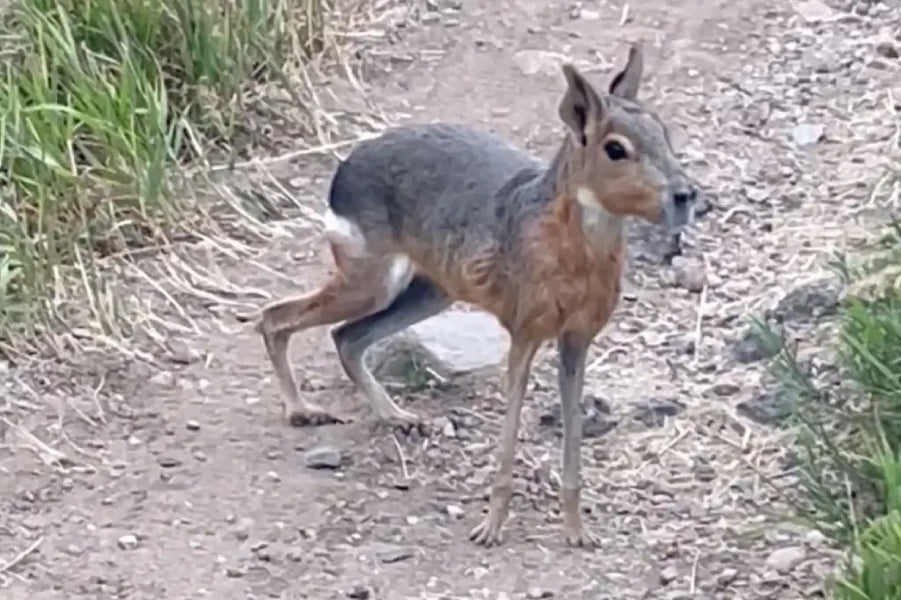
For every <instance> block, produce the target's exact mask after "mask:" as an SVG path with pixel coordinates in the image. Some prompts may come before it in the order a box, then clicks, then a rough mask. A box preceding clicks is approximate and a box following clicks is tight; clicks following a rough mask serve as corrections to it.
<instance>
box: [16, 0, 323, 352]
mask: <svg viewBox="0 0 901 600" xmlns="http://www.w3.org/2000/svg"><path fill="white" fill-rule="evenodd" d="M324 2H325V0H211V1H206V2H201V1H200V0H154V1H151V0H59V1H57V0H53V1H51V0H14V1H13V3H12V4H10V5H9V6H8V7H6V8H5V9H4V11H3V16H2V21H0V35H2V41H3V43H2V46H0V48H2V54H3V60H2V63H0V79H2V84H0V194H2V195H0V350H6V351H7V352H10V351H13V350H14V349H15V348H16V347H17V346H18V345H20V344H25V345H26V346H27V344H28V340H32V339H35V338H37V337H40V336H41V334H43V333H46V332H48V331H50V330H53V329H54V328H56V327H58V326H59V325H60V324H67V323H68V321H69V318H70V315H68V314H67V313H66V312H65V309H64V308H63V307H62V306H61V303H60V302H59V301H58V299H59V297H60V294H61V291H60V289H61V287H62V286H64V285H68V284H69V283H70V282H71V281H73V280H74V281H77V282H80V285H81V286H82V287H83V292H84V297H85V304H86V305H87V306H89V307H90V305H91V304H92V302H93V300H92V299H94V298H96V295H97V294H98V293H101V292H102V290H100V289H99V287H98V286H99V285H100V284H99V280H98V267H97V259H98V258H101V257H104V256H108V255H111V254H123V253H125V254H127V253H128V252H129V251H130V250H133V249H135V248H140V247H144V246H147V245H150V244H158V243H161V242H162V241H163V240H165V238H166V236H167V232H168V231H169V228H170V226H172V225H173V224H176V223H178V224H183V223H184V222H185V221H186V220H187V221H190V220H191V219H192V217H193V216H192V215H191V214H190V207H188V206H186V204H185V203H184V202H183V201H181V200H180V199H179V197H178V196H177V195H176V194H175V193H174V190H173V185H172V182H171V177H170V174H171V173H172V171H173V168H174V167H177V166H181V165H186V164H188V163H191V162H197V161H198V160H199V159H200V158H201V157H203V156H205V155H207V153H208V152H211V151H215V152H218V153H221V154H228V153H231V152H232V151H233V150H234V146H235V145H236V144H237V143H238V142H237V141H236V140H239V139H241V136H242V135H243V134H244V133H246V132H245V121H244V117H245V114H246V112H247V109H246V106H245V98H246V96H247V94H248V92H250V91H252V90H253V88H254V86H256V85H258V84H261V83H264V82H266V81H267V80H271V79H274V78H278V77H283V75H282V69H283V67H284V65H285V64H290V63H291V62H293V61H297V60H303V59H304V58H305V57H306V56H309V55H311V54H313V53H315V52H317V51H318V50H319V49H320V48H321V46H322V43H323V42H322V28H323V23H324V19H325V16H326V15H325V12H326V8H327V7H326V6H325V4H324ZM95 312H98V313H99V312H102V311H95ZM100 321H101V323H100V324H101V325H104V323H103V322H102V321H103V319H100ZM105 325H106V326H109V327H112V324H111V323H105Z"/></svg>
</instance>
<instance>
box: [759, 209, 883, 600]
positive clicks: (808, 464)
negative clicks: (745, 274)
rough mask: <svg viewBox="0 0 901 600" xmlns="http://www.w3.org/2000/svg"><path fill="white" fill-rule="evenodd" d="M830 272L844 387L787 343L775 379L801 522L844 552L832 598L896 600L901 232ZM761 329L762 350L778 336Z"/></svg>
mask: <svg viewBox="0 0 901 600" xmlns="http://www.w3.org/2000/svg"><path fill="white" fill-rule="evenodd" d="M833 266H834V268H835V270H836V271H837V273H838V274H839V275H840V277H841V278H842V279H843V280H844V282H845V283H846V284H847V285H848V288H847V292H846V294H845V302H844V305H843V308H842V316H841V323H840V332H839V335H838V339H837V340H836V347H837V355H838V357H839V362H840V367H841V373H842V375H843V378H842V381H840V382H838V384H837V385H831V386H825V385H822V384H820V383H818V382H817V381H816V378H815V377H814V376H813V375H812V374H811V373H810V371H809V369H807V368H806V367H805V365H804V364H803V362H802V361H801V360H799V358H798V356H797V354H796V353H795V352H794V351H793V349H791V348H788V347H787V346H786V345H785V344H784V343H783V344H781V345H780V347H779V351H778V353H777V354H776V358H775V360H774V362H773V372H774V373H775V374H776V375H777V377H778V378H779V380H780V383H781V385H782V386H783V387H784V389H785V390H787V391H788V392H789V393H791V394H792V395H793V397H794V398H795V400H796V406H797V410H796V412H795V415H794V416H795V417H796V419H795V421H796V422H797V423H798V424H799V425H800V427H799V437H798V445H799V449H800V451H801V452H800V454H801V456H800V458H801V466H802V469H801V474H802V476H801V479H800V483H801V486H802V489H803V491H804V492H805V497H806V501H807V503H806V507H805V508H804V510H805V513H806V514H805V515H804V516H806V517H807V519H808V520H809V521H810V522H811V523H812V524H813V525H814V526H815V527H817V528H818V529H820V531H822V532H823V533H825V534H826V535H827V536H828V537H829V538H831V539H832V541H833V542H834V543H835V545H837V546H839V547H842V548H844V549H846V550H847V564H846V565H845V567H844V569H843V571H842V573H841V574H840V576H839V577H838V578H837V581H836V582H835V586H834V594H835V597H836V598H837V599H838V600H901V279H899V275H901V269H899V267H901V228H899V227H898V226H897V225H893V226H892V227H891V228H889V231H888V233H887V234H886V235H885V236H884V237H883V238H882V239H881V240H880V242H879V245H878V248H876V249H875V250H874V252H873V253H872V255H870V256H869V257H868V259H867V260H865V261H861V262H860V264H856V265H852V264H851V263H850V261H848V260H846V259H843V258H839V259H837V260H836V261H835V263H834V265H833ZM758 331H759V332H760V335H761V336H763V337H765V338H766V340H767V343H768V344H774V343H777V342H776V341H775V340H777V339H778V338H779V337H780V336H779V335H778V334H776V333H774V332H773V331H772V330H768V329H767V327H766V326H760V327H758ZM777 345H779V344H777Z"/></svg>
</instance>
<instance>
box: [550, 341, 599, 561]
mask: <svg viewBox="0 0 901 600" xmlns="http://www.w3.org/2000/svg"><path fill="white" fill-rule="evenodd" d="M590 342H591V338H589V337H587V336H584V335H581V334H572V333H568V334H564V335H562V336H560V339H559V340H558V341H557V350H558V352H559V354H560V367H559V371H558V382H559V386H560V402H561V404H562V410H561V412H562V414H563V449H562V455H563V476H562V477H561V479H562V485H561V486H560V505H561V509H562V511H563V532H564V535H565V537H566V542H567V544H569V545H571V546H583V547H587V548H593V547H596V546H599V545H600V539H599V538H598V537H596V536H595V535H594V534H593V533H591V532H590V531H588V530H587V529H585V527H584V526H583V525H582V513H581V507H580V503H581V501H580V496H581V486H582V482H581V460H582V458H581V451H582V384H583V382H584V380H585V358H586V355H587V354H588V345H589V344H590Z"/></svg>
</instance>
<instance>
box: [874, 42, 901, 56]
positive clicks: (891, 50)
mask: <svg viewBox="0 0 901 600" xmlns="http://www.w3.org/2000/svg"><path fill="white" fill-rule="evenodd" d="M876 54H878V55H879V56H882V57H884V58H898V57H899V56H901V52H899V51H898V47H897V46H896V45H895V44H894V43H892V42H889V41H883V42H879V43H878V44H876Z"/></svg>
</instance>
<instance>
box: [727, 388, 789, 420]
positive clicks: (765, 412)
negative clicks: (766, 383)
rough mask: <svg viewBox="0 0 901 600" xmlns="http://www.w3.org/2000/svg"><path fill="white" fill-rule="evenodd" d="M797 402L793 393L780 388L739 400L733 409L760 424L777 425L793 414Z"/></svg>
mask: <svg viewBox="0 0 901 600" xmlns="http://www.w3.org/2000/svg"><path fill="white" fill-rule="evenodd" d="M797 403H798V400H797V397H796V395H795V394H793V393H792V392H790V391H789V390H786V389H781V388H780V389H778V390H775V391H767V392H764V393H762V394H760V395H758V396H757V397H755V398H753V399H751V400H745V401H743V402H739V403H738V405H736V407H735V409H736V411H737V412H738V414H740V415H742V416H744V417H747V418H748V419H751V420H752V421H755V422H757V423H760V424H761V425H779V424H781V423H782V422H783V421H785V420H786V419H788V418H789V417H791V416H792V415H793V414H794V412H795V409H796V408H797Z"/></svg>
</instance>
